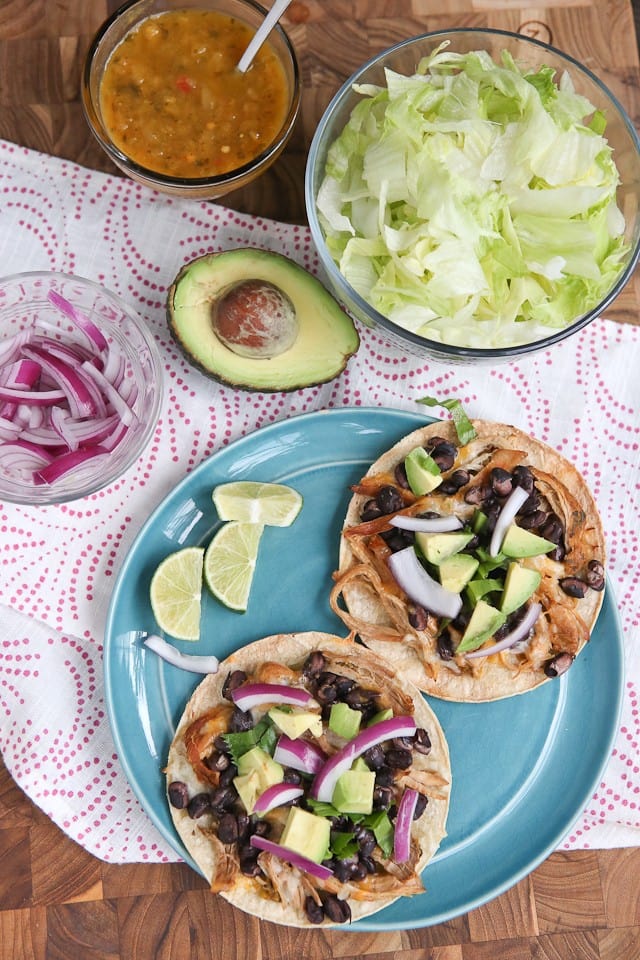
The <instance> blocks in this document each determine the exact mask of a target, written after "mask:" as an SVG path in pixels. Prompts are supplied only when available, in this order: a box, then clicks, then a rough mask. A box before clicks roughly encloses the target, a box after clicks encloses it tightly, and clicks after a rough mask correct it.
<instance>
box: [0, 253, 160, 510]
mask: <svg viewBox="0 0 640 960" xmlns="http://www.w3.org/2000/svg"><path fill="white" fill-rule="evenodd" d="M161 402H162V365H161V361H160V354H159V352H158V347H157V345H156V342H155V340H154V338H153V335H152V333H151V331H150V330H149V328H148V326H147V325H146V323H145V321H144V320H143V318H142V317H140V316H138V315H137V313H135V311H134V310H133V309H132V308H131V307H130V306H128V305H127V304H126V303H125V302H124V301H123V300H122V299H121V298H120V297H119V296H117V295H116V294H114V293H112V292H110V291H109V290H107V289H106V288H105V287H103V286H102V285H101V284H99V283H94V282H93V281H91V280H87V279H84V278H82V277H77V276H72V275H69V274H64V273H54V272H32V273H22V274H15V275H13V276H8V277H4V278H2V279H0V501H2V500H6V501H8V502H10V503H21V504H33V505H45V504H52V503H64V502H67V501H69V500H77V499H79V498H82V497H88V496H90V495H91V494H94V493H96V492H97V491H98V490H101V489H103V488H104V487H108V486H109V485H110V484H111V483H113V482H114V481H115V480H117V479H118V478H120V477H121V476H122V475H123V474H124V473H125V472H126V471H127V470H128V469H129V467H131V466H132V465H133V464H134V463H135V461H136V460H137V459H138V458H139V457H140V455H141V454H142V451H143V450H144V448H145V446H146V445H147V443H148V442H149V440H150V438H151V435H152V433H153V431H154V430H155V427H156V424H157V421H158V416H159V412H160V404H161Z"/></svg>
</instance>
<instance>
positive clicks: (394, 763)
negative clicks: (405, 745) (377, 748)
mask: <svg viewBox="0 0 640 960" xmlns="http://www.w3.org/2000/svg"><path fill="white" fill-rule="evenodd" d="M411 763H412V756H411V750H404V749H399V750H398V749H396V748H395V747H392V748H391V749H390V750H387V766H389V767H391V769H392V770H408V769H409V767H410V766H411Z"/></svg>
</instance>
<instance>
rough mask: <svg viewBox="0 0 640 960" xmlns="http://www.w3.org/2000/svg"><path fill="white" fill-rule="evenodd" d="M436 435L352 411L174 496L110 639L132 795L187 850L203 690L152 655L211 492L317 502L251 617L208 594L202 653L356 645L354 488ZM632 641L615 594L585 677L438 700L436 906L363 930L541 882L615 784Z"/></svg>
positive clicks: (153, 521)
mask: <svg viewBox="0 0 640 960" xmlns="http://www.w3.org/2000/svg"><path fill="white" fill-rule="evenodd" d="M429 422H431V421H430V419H429V418H428V417H425V416H424V415H420V414H412V413H406V412H403V411H399V410H386V409H367V408H363V409H359V408H342V409H335V410H326V411H321V412H317V413H310V414H304V415H301V416H298V417H295V418H293V419H290V420H286V421H282V422H279V423H275V424H272V425H270V426H266V427H263V428H262V429H261V430H258V431H257V432H256V433H252V434H251V435H249V436H247V437H244V438H242V439H240V440H237V441H235V442H234V443H231V444H230V445H229V446H228V447H225V448H224V449H222V450H220V451H219V452H218V453H216V454H214V455H213V456H212V457H210V458H209V459H208V460H206V461H205V462H204V463H202V464H201V465H200V466H199V467H197V468H196V469H195V470H194V471H193V472H192V473H190V474H188V475H187V476H186V477H185V478H184V479H183V480H182V481H181V483H179V484H178V486H177V487H176V488H175V489H174V490H173V491H172V493H170V494H169V495H168V496H167V498H166V499H165V500H164V501H163V503H161V504H160V506H159V507H158V508H157V509H156V510H155V511H154V512H153V513H152V515H151V516H150V517H149V519H148V520H147V521H146V523H145V524H144V526H143V527H142V529H141V530H140V532H139V534H138V536H137V538H136V540H135V542H134V543H133V545H132V547H131V550H130V551H129V553H128V555H127V557H126V559H125V561H124V564H123V566H122V569H121V570H120V573H119V575H118V578H117V581H116V584H115V587H114V591H113V596H112V599H111V605H110V608H109V615H108V620H107V628H106V635H105V647H104V676H105V696H106V703H107V709H108V712H109V719H110V722H111V727H112V730H113V736H114V739H115V743H116V747H117V750H118V754H119V757H120V760H121V763H122V765H123V767H124V770H125V772H126V774H127V777H128V779H129V782H130V783H131V786H132V788H133V790H134V791H135V793H136V795H137V796H138V798H139V800H140V802H141V804H142V806H143V807H144V809H145V810H146V812H147V813H148V815H149V817H150V818H151V820H152V821H153V823H154V824H155V825H156V827H157V828H158V829H159V831H160V833H161V834H162V836H163V837H164V838H165V839H166V840H167V842H168V843H169V844H170V845H171V847H173V849H174V850H175V851H176V852H177V853H178V854H179V855H180V856H181V857H183V858H184V860H186V861H187V862H188V863H190V864H191V866H193V867H194V869H196V870H197V867H196V866H195V864H194V863H193V861H192V860H191V858H190V856H189V854H188V853H187V851H186V850H185V849H184V847H183V846H182V844H181V842H180V840H179V838H178V837H177V835H176V834H175V832H174V829H173V824H172V821H171V817H170V815H169V810H168V808H167V803H166V799H165V792H164V780H163V776H162V767H163V764H164V763H165V761H166V756H167V751H168V748H169V744H170V742H171V739H172V736H173V731H174V729H175V726H176V723H177V721H178V719H179V718H180V715H181V713H182V710H183V708H184V705H185V703H186V701H187V699H188V698H189V696H190V694H191V692H192V691H193V689H194V687H195V686H196V684H197V683H198V682H199V679H198V677H197V676H195V675H194V674H191V673H185V672H183V671H180V670H177V669H176V668H175V667H171V666H168V665H167V664H166V663H164V662H163V661H161V660H160V659H158V658H157V657H156V656H155V655H154V654H152V653H150V652H148V651H145V650H144V649H143V648H142V646H141V645H140V643H139V642H138V641H137V640H136V631H149V632H153V631H155V630H156V626H155V621H154V618H153V614H152V612H151V608H150V606H149V601H148V594H149V583H150V579H151V575H152V573H153V571H154V569H155V567H156V566H157V564H158V563H159V562H160V560H162V559H163V557H165V556H166V555H167V554H168V553H170V552H171V551H172V550H177V549H179V548H180V547H183V546H195V545H205V544H207V543H208V542H209V540H210V538H211V536H212V534H213V532H214V531H215V530H216V529H217V527H218V526H219V521H218V519H217V516H216V512H215V509H214V507H213V504H212V501H211V491H212V490H213V488H214V487H215V486H216V485H217V484H219V483H225V482H228V481H230V480H237V479H254V480H268V481H272V482H280V483H287V484H289V485H291V486H293V487H295V488H296V489H297V490H299V491H300V493H301V494H302V495H303V498H304V505H303V508H302V511H301V513H300V514H299V515H298V517H297V519H296V520H295V522H294V524H293V525H292V526H291V527H288V528H285V529H279V528H276V527H267V528H266V529H265V532H264V535H263V539H262V541H261V544H260V553H259V560H258V565H257V569H256V574H255V579H254V583H253V586H252V592H251V597H250V601H249V608H248V610H247V612H246V613H245V614H239V613H234V612H233V611H230V610H226V609H225V608H223V607H222V606H221V605H220V604H219V603H218V602H217V601H216V600H214V599H213V598H212V597H211V596H208V595H207V594H206V591H204V592H203V629H202V639H201V640H200V642H199V643H198V645H197V648H195V649H194V645H193V644H189V643H188V642H187V643H185V642H182V643H180V642H178V641H175V642H176V645H177V646H179V647H180V648H181V649H183V650H185V651H187V652H190V653H193V652H196V649H197V652H198V653H214V654H215V655H216V656H218V657H220V658H223V657H225V656H227V655H228V654H229V653H231V652H232V651H233V650H235V649H237V648H238V647H240V646H243V645H244V644H246V643H250V642H251V641H253V640H258V639H259V638H260V637H263V636H269V635H271V634H274V633H284V632H289V631H297V630H322V631H327V632H330V633H336V634H338V635H340V636H344V635H345V629H344V626H343V624H342V623H341V622H340V621H339V620H338V619H337V617H336V616H335V614H334V613H333V612H332V611H331V609H330V607H329V603H328V596H329V591H330V588H331V584H332V580H331V574H332V572H333V571H334V569H335V567H336V565H337V557H338V544H339V537H340V530H341V527H342V522H343V518H344V515H345V511H346V508H347V504H348V501H349V498H350V491H349V487H350V485H351V484H353V483H355V482H356V481H358V480H359V479H360V477H361V476H362V475H363V474H364V473H365V471H366V469H367V468H368V466H369V465H370V464H371V462H372V461H373V460H375V459H376V458H377V457H378V456H379V455H380V454H381V453H383V452H384V451H385V450H387V449H388V448H389V447H390V446H391V445H392V444H393V443H395V442H396V441H397V440H399V439H400V438H401V437H403V436H404V435H405V434H407V433H409V432H410V431H411V430H413V429H415V428H417V427H419V426H422V425H424V424H426V423H429ZM623 670H624V666H623V641H622V633H621V629H620V623H619V620H618V617H617V611H616V607H615V603H614V599H613V596H612V592H611V590H610V589H608V590H607V593H606V595H605V601H604V605H603V608H602V612H601V614H600V617H599V619H598V623H597V625H596V628H595V630H594V632H593V636H592V639H591V642H590V643H589V645H588V646H587V648H586V649H585V650H584V651H583V653H582V654H581V655H580V657H579V658H578V659H577V661H576V663H575V664H574V665H573V667H572V668H571V670H569V671H568V673H566V674H565V675H564V676H563V677H562V678H560V680H558V681H553V682H550V683H546V684H544V685H543V686H541V687H539V688H538V689H537V690H534V691H532V692H531V693H527V694H525V695H523V696H519V697H513V698H509V699H506V700H499V701H496V702H494V703H483V704H458V703H447V702H445V701H440V700H437V699H433V698H430V704H431V706H432V707H433V709H434V710H435V712H436V714H437V716H438V718H439V720H440V722H441V723H442V726H443V728H444V731H445V734H446V737H447V740H448V742H449V748H450V752H451V766H452V776H453V784H452V792H451V807H450V811H449V819H448V823H447V831H448V835H447V837H446V839H445V840H444V841H443V843H442V845H441V847H440V850H439V851H438V853H437V855H436V857H435V858H434V859H433V860H432V861H431V863H430V864H428V866H427V867H426V869H425V872H424V875H423V880H424V884H425V887H426V893H424V894H422V895H419V896H416V897H411V898H402V899H400V900H398V901H396V903H394V904H393V905H391V906H390V907H387V908H385V909H384V910H382V911H380V912H379V913H377V914H374V915H373V917H370V918H366V919H363V920H359V921H358V922H357V923H354V924H353V925H352V926H351V928H350V929H353V930H359V931H367V930H371V931H374V930H395V929H401V928H415V927H424V926H430V925H432V924H436V923H441V922H443V921H445V920H449V919H451V918H452V917H455V916H457V915H459V914H462V913H466V912H467V911H468V910H471V909H473V908H474V907H477V906H479V905H480V904H483V903H486V902H487V901H488V900H491V899H493V898H494V897H496V896H498V895H499V894H500V893H502V892H503V891H504V890H506V889H508V888H509V887H511V886H512V885H513V884H515V883H516V882H517V881H518V880H520V879H521V878H522V877H524V876H526V875H527V874H528V873H529V872H530V871H531V870H533V869H534V868H535V867H536V866H537V865H538V864H539V863H540V862H541V861H542V860H544V859H545V858H546V857H547V856H548V854H549V853H550V852H551V851H552V850H554V849H555V848H556V847H557V846H558V845H559V844H560V843H561V841H562V839H563V838H564V837H565V836H566V834H567V833H568V832H569V830H570V829H571V826H572V825H573V824H574V822H575V821H576V820H577V819H578V818H579V816H580V814H581V813H582V811H583V810H584V809H585V807H586V805H587V804H588V803H589V800H590V798H591V797H592V796H593V793H594V791H595V790H596V788H597V786H598V783H599V781H600V778H601V775H602V771H603V769H604V767H605V765H606V763H607V760H608V758H609V755H610V753H611V749H612V746H613V740H614V737H615V734H616V730H617V726H618V717H619V712H620V706H621V698H622V685H623Z"/></svg>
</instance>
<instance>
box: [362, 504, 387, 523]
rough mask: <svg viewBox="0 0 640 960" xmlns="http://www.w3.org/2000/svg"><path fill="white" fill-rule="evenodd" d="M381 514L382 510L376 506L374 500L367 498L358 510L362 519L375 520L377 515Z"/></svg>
mask: <svg viewBox="0 0 640 960" xmlns="http://www.w3.org/2000/svg"><path fill="white" fill-rule="evenodd" d="M381 516H382V510H381V509H380V507H379V506H378V503H377V501H376V500H367V502H366V503H365V504H364V506H363V508H362V510H361V511H360V519H361V520H363V521H365V522H366V521H368V520H377V519H378V517H381Z"/></svg>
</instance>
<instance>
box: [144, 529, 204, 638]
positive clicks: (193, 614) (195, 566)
mask: <svg viewBox="0 0 640 960" xmlns="http://www.w3.org/2000/svg"><path fill="white" fill-rule="evenodd" d="M203 562H204V547H185V548H184V549H183V550H177V551H176V552H175V553H170V554H169V556H168V557H165V558H164V560H163V561H162V562H161V563H160V564H159V565H158V566H157V567H156V570H155V572H154V574H153V576H152V578H151V586H150V589H149V599H150V602H151V609H152V611H153V615H154V617H155V618H156V622H157V624H158V626H159V627H160V629H161V630H164V631H165V633H168V634H170V635H171V636H172V637H175V638H176V639H177V640H199V639H200V598H201V593H202V567H203Z"/></svg>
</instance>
